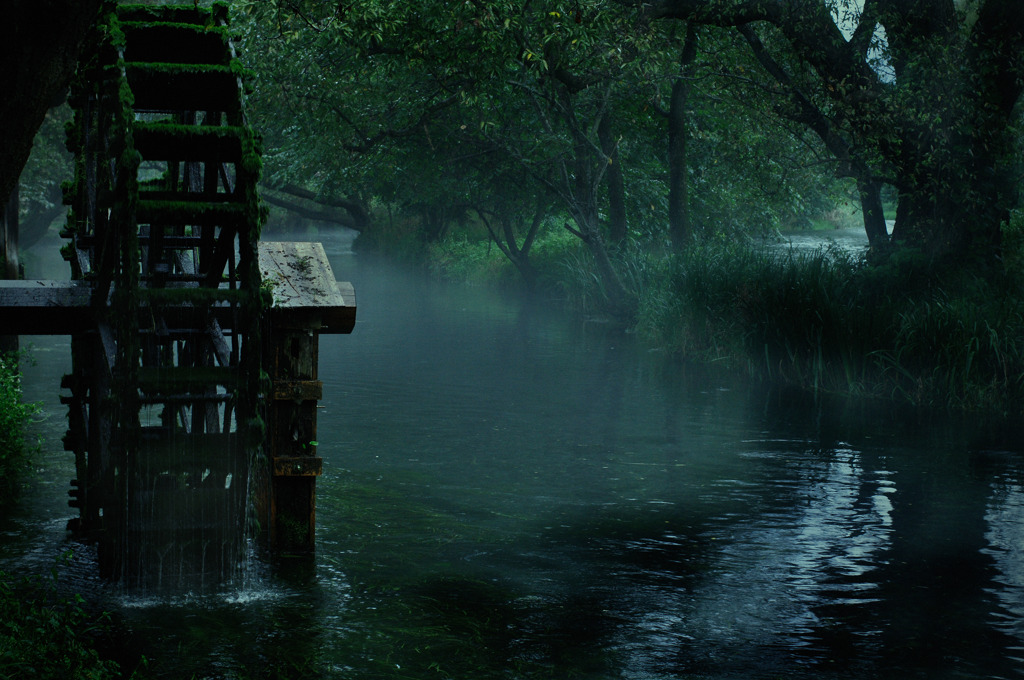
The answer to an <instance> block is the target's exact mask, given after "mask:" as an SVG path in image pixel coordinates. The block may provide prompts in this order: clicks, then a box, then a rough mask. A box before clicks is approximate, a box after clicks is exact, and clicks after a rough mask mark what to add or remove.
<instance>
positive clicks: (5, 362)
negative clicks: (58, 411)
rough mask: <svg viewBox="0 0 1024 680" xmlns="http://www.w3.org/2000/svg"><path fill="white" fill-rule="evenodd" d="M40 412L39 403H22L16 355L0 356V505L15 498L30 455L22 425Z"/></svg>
mask: <svg viewBox="0 0 1024 680" xmlns="http://www.w3.org/2000/svg"><path fill="white" fill-rule="evenodd" d="M37 413H39V405H38V404H26V403H24V402H23V401H22V394H21V374H20V372H19V371H18V355H15V354H7V355H0V505H3V504H7V503H10V502H11V501H12V500H14V499H16V498H17V496H18V491H19V490H20V488H21V481H22V477H23V475H24V472H25V470H26V469H27V468H28V464H29V456H30V455H31V453H32V451H33V450H35V449H38V446H36V447H33V446H30V445H29V442H28V440H27V438H26V433H25V425H26V423H28V422H29V420H31V418H32V417H33V416H34V415H36V414H37Z"/></svg>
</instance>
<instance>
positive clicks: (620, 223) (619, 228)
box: [597, 112, 626, 245]
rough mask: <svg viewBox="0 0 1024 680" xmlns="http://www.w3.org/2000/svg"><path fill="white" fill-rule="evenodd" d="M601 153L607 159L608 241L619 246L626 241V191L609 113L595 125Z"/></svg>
mask: <svg viewBox="0 0 1024 680" xmlns="http://www.w3.org/2000/svg"><path fill="white" fill-rule="evenodd" d="M597 137H598V140H599V141H600V143H601V151H603V152H604V155H605V156H606V157H607V158H608V168H607V169H606V170H605V173H606V174H605V182H606V183H607V186H608V240H609V241H611V242H612V243H614V244H616V245H619V244H621V243H623V242H625V240H626V189H625V186H624V184H623V180H622V164H621V163H620V162H619V148H618V146H619V145H618V144H617V143H616V141H615V137H614V135H613V134H612V124H611V112H605V114H604V115H603V116H601V120H600V121H599V122H598V124H597Z"/></svg>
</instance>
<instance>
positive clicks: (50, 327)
mask: <svg viewBox="0 0 1024 680" xmlns="http://www.w3.org/2000/svg"><path fill="white" fill-rule="evenodd" d="M91 295H92V286H90V285H89V283H88V282H86V281H43V280H30V281H6V280H4V281H0V323H2V324H3V326H4V332H6V333H10V334H11V335H71V334H72V333H79V332H82V331H85V330H87V329H89V328H91V327H92V326H93V325H94V320H93V314H92V310H91V309H90V308H89V298H90V296H91Z"/></svg>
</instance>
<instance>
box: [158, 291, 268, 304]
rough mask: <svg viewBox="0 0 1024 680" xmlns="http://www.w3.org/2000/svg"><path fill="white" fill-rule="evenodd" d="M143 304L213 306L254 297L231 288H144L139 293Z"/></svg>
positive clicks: (246, 292)
mask: <svg viewBox="0 0 1024 680" xmlns="http://www.w3.org/2000/svg"><path fill="white" fill-rule="evenodd" d="M139 297H140V299H141V300H142V301H143V302H146V303H149V304H151V305H186V304H191V305H195V306H202V305H213V304H217V303H223V302H227V303H240V302H244V301H246V300H248V299H249V298H251V297H252V295H251V293H250V292H249V291H245V290H237V289H236V290H232V289H229V288H143V289H141V290H140V291H139Z"/></svg>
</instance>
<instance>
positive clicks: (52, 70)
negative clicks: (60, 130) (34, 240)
mask: <svg viewBox="0 0 1024 680" xmlns="http://www.w3.org/2000/svg"><path fill="white" fill-rule="evenodd" d="M100 5H102V1H101V0H8V2H7V3H5V5H4V10H3V11H4V15H3V16H4V20H3V28H2V29H0V92H2V93H3V96H2V97H0V130H3V135H4V147H3V149H4V150H3V152H2V153H0V196H9V195H10V193H11V191H12V190H13V189H14V185H15V184H16V183H17V181H18V177H20V176H21V170H22V168H24V167H25V162H26V161H27V160H28V156H29V153H30V152H31V151H32V140H33V139H34V138H35V135H36V131H37V130H39V126H40V125H42V123H43V118H44V117H45V116H46V112H47V110H48V109H49V108H50V107H51V106H53V105H54V103H55V102H59V101H60V99H61V97H62V93H63V91H64V90H65V89H66V88H67V86H68V83H69V82H70V79H71V76H72V74H73V73H74V71H75V66H76V65H77V63H78V55H79V52H80V50H81V47H82V42H83V40H84V39H85V37H86V35H87V33H88V31H89V28H90V27H91V26H92V24H93V22H94V21H95V20H96V17H97V12H98V10H99V8H100Z"/></svg>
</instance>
